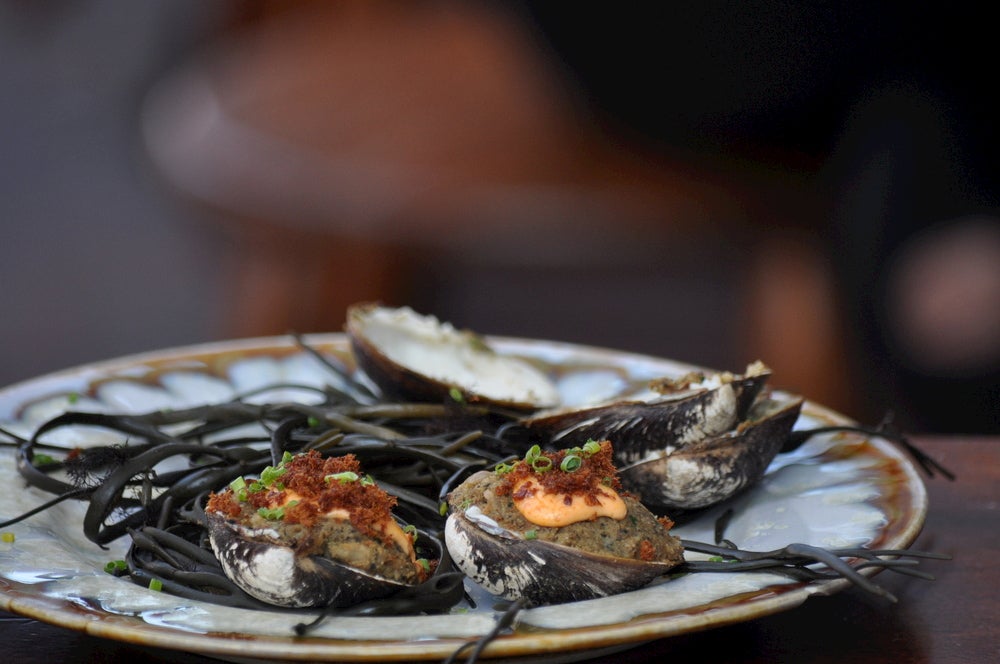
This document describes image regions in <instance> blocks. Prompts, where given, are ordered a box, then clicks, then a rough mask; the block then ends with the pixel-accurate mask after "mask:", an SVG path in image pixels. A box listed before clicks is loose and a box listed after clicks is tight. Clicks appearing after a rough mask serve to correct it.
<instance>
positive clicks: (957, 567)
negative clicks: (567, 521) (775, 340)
mask: <svg viewBox="0 0 1000 664" xmlns="http://www.w3.org/2000/svg"><path fill="white" fill-rule="evenodd" d="M915 442H917V444H918V445H919V446H920V447H921V448H923V449H924V450H925V451H927V452H928V453H930V454H931V455H932V456H933V457H934V458H935V459H937V460H938V461H940V462H941V463H942V464H943V465H944V466H945V467H947V468H949V469H950V470H952V471H953V472H954V473H955V474H956V475H957V479H956V480H955V481H953V482H949V481H948V480H946V479H943V478H933V479H929V480H927V486H928V492H929V494H930V509H929V513H928V517H927V521H926V524H925V526H924V529H923V532H922V533H921V535H920V536H919V538H918V539H917V541H916V542H915V544H914V547H913V548H915V549H921V550H929V551H935V552H938V553H944V554H948V555H950V556H952V560H950V561H934V560H931V561H925V562H924V563H921V565H922V568H923V569H925V570H926V571H929V572H931V573H933V574H934V575H935V576H936V579H935V580H934V581H924V580H921V579H915V578H911V577H907V576H902V575H897V574H889V573H883V574H880V575H879V576H878V577H876V580H877V581H878V583H879V584H881V585H883V586H884V587H886V588H887V589H889V590H890V591H891V592H892V593H893V594H895V595H896V596H897V597H898V598H899V602H898V603H897V604H889V603H887V602H884V601H881V600H876V599H873V598H870V597H868V596H867V595H863V594H862V593H860V592H858V591H855V590H853V589H851V590H847V591H845V592H843V593H840V594H837V595H834V596H832V597H815V598H811V599H809V600H808V601H806V603H805V604H803V605H802V606H800V607H797V608H795V609H793V610H791V611H787V612H784V613H780V614H777V615H773V616H769V617H765V618H759V619H757V620H753V621H749V622H745V623H740V624H736V625H731V626H727V627H722V628H717V629H712V630H709V631H706V632H700V633H695V634H687V635H683V636H677V637H671V638H665V639H660V640H658V641H654V642H652V643H648V644H644V645H640V646H638V647H635V648H633V649H630V650H627V651H626V652H625V653H621V654H618V655H613V656H608V657H606V658H596V659H592V660H589V661H591V662H609V663H610V662H620V661H623V660H627V661H628V662H658V663H659V662H667V661H672V662H689V661H698V660H700V659H703V658H708V659H709V660H711V661H713V662H745V663H749V662H755V663H756V662H769V663H770V662H837V663H838V664H839V663H841V662H852V663H854V664H866V663H875V662H879V663H881V662H886V663H888V662H893V663H898V662H907V663H909V662H934V663H935V664H937V663H939V662H974V663H975V664H986V663H987V662H997V661H1000V596H998V594H997V589H998V584H997V578H998V573H1000V556H998V552H1000V437H922V438H916V439H915ZM0 644H2V648H3V656H2V658H0V659H2V660H3V661H4V662H5V663H7V664H20V663H21V662H52V663H55V662H65V663H66V664H79V663H83V662H91V663H94V662H101V663H104V664H110V663H113V662H131V661H133V660H137V661H142V662H152V663H158V662H180V663H187V664H207V663H209V662H213V661H217V660H213V659H210V658H206V657H201V656H197V655H192V654H188V653H182V652H171V651H162V650H151V649H148V648H142V647H138V646H133V645H129V644H124V643H118V642H112V641H105V640H103V639H98V638H94V637H91V636H88V635H85V634H81V633H78V632H73V631H70V630H66V629H63V628H59V627H53V626H51V625H46V624H42V623H39V622H36V621H34V620H29V619H26V618H21V617H18V616H13V615H10V614H7V613H3V612H0Z"/></svg>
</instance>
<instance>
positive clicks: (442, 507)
mask: <svg viewBox="0 0 1000 664" xmlns="http://www.w3.org/2000/svg"><path fill="white" fill-rule="evenodd" d="M447 513H448V503H445V502H442V503H441V504H440V505H438V514H440V515H441V516H444V515H445V514H447Z"/></svg>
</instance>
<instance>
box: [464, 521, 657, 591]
mask: <svg viewBox="0 0 1000 664" xmlns="http://www.w3.org/2000/svg"><path fill="white" fill-rule="evenodd" d="M445 543H446V546H447V547H448V552H449V554H450V555H451V558H452V560H453V561H454V563H455V565H456V566H457V567H458V568H459V569H460V570H461V571H462V572H463V573H464V574H465V575H466V576H468V577H469V578H471V579H472V580H473V581H475V582H476V583H478V584H479V585H481V586H482V587H483V588H485V589H486V590H487V591H488V592H490V593H492V594H494V595H498V596H501V597H504V598H506V599H510V600H515V599H519V598H524V599H526V600H527V601H528V603H529V604H530V605H532V606H542V605H547V604H562V603H565V602H573V601H578V600H586V599H594V598H597V597H606V596H609V595H614V594H617V593H622V592H627V591H629V590H636V589H638V588H642V587H643V586H646V585H648V584H649V583H650V582H652V581H653V580H654V579H656V578H657V577H659V576H662V575H664V574H666V573H667V572H668V571H669V570H670V569H671V568H672V567H673V566H674V564H672V563H666V562H644V561H641V560H633V559H630V558H618V557H614V556H598V555H595V554H591V553H587V552H585V551H580V550H579V549H573V548H570V547H567V546H563V545H561V544H554V543H551V542H545V541H542V540H528V539H525V538H523V537H521V536H519V535H517V534H515V533H511V532H509V531H506V530H503V529H500V530H497V531H495V532H486V531H485V530H483V529H482V528H480V527H479V526H478V525H477V524H476V523H475V522H473V521H472V520H470V519H469V518H468V517H467V516H466V515H465V514H463V513H461V512H455V513H452V514H451V515H449V517H448V520H447V522H446V524H445Z"/></svg>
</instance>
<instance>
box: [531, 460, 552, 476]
mask: <svg viewBox="0 0 1000 664" xmlns="http://www.w3.org/2000/svg"><path fill="white" fill-rule="evenodd" d="M531 467H532V468H533V469H534V470H535V471H537V472H539V473H544V472H545V471H547V470H549V469H551V468H552V459H550V458H548V457H547V456H540V457H536V458H535V459H533V460H532V461H531Z"/></svg>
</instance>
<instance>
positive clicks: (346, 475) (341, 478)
mask: <svg viewBox="0 0 1000 664" xmlns="http://www.w3.org/2000/svg"><path fill="white" fill-rule="evenodd" d="M323 479H324V480H326V481H327V482H340V483H341V484H347V483H348V482H357V481H358V480H359V479H360V477H359V476H358V474H357V473H355V472H352V471H350V470H346V471H344V472H342V473H333V474H331V475H327V476H326V477H324V478H323Z"/></svg>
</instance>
